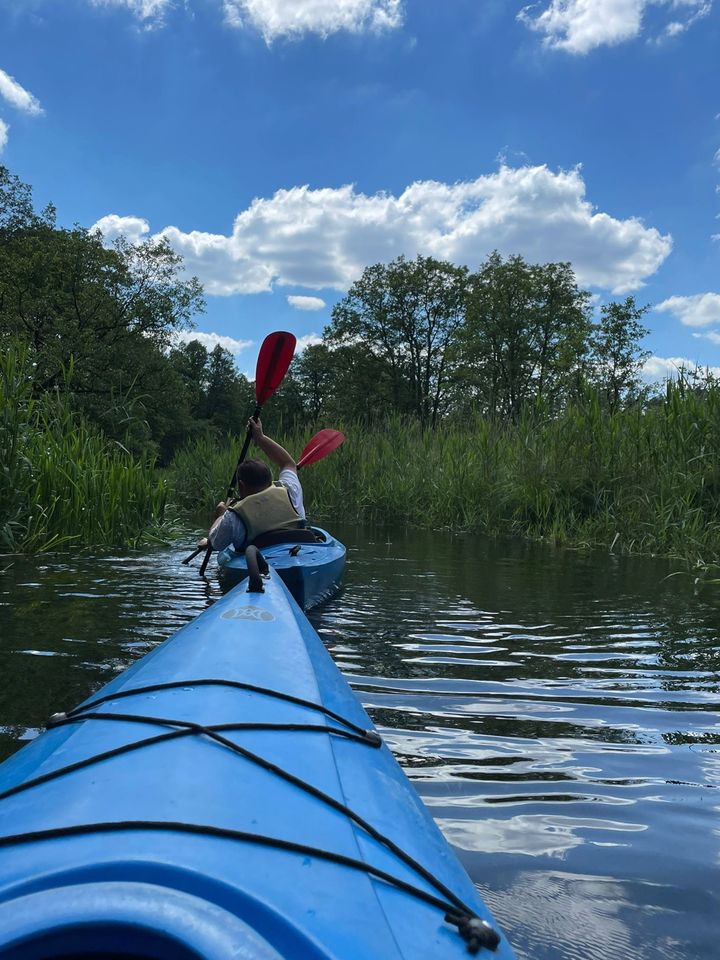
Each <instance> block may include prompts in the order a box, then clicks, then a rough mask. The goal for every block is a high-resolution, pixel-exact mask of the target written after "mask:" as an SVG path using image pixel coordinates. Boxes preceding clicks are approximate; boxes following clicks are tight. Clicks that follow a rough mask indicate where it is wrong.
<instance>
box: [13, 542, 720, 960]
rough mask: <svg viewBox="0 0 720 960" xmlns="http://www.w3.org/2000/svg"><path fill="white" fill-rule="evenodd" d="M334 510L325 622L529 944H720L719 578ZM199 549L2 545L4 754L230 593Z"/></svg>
mask: <svg viewBox="0 0 720 960" xmlns="http://www.w3.org/2000/svg"><path fill="white" fill-rule="evenodd" d="M333 530H334V532H337V533H338V535H340V536H341V537H342V538H343V539H344V540H345V542H346V543H347V544H348V560H349V562H348V569H347V575H346V582H345V587H344V589H343V592H342V593H341V594H340V595H339V596H338V597H337V598H336V599H334V600H332V601H331V602H330V603H328V604H326V605H325V607H324V608H323V609H321V610H320V611H318V612H316V613H314V614H312V616H311V619H312V621H313V623H314V625H315V627H316V628H317V629H318V630H319V632H320V634H321V636H322V637H323V639H324V640H325V642H326V644H327V645H328V647H329V649H330V651H331V653H332V655H333V657H334V658H335V661H336V663H337V664H338V665H339V666H340V668H341V669H342V670H343V672H344V673H345V675H346V676H347V678H348V680H349V681H350V682H351V683H352V685H353V687H354V689H355V690H356V692H357V694H358V696H359V697H360V698H361V700H362V702H363V703H364V705H365V706H366V707H367V708H368V709H369V710H370V712H371V714H372V716H373V718H374V720H375V722H376V723H377V724H378V726H379V728H380V731H381V733H382V734H383V736H384V737H385V739H386V742H387V743H388V744H389V746H390V747H391V748H392V750H393V751H394V753H395V755H396V756H397V758H398V759H399V761H400V763H401V764H402V765H403V767H404V769H405V770H406V772H407V773H408V775H409V776H410V778H411V779H412V780H413V782H414V784H415V786H416V788H417V790H418V791H419V793H420V795H421V796H422V798H423V800H424V802H425V803H426V804H427V805H428V807H429V808H430V810H431V812H432V814H433V815H434V816H435V818H436V819H437V821H438V823H439V824H440V827H441V828H442V830H443V831H444V833H445V835H446V836H447V837H448V839H449V840H450V842H451V843H452V844H453V846H454V848H455V850H456V851H457V853H458V855H459V856H460V858H461V860H462V862H463V864H464V865H465V867H466V869H467V870H468V872H469V873H470V875H471V876H472V878H473V880H474V881H475V883H476V884H477V886H478V888H479V889H480V891H481V893H482V895H483V896H484V897H485V899H486V901H487V902H488V903H489V905H490V906H491V908H492V909H493V911H494V912H495V915H496V917H497V919H498V921H499V922H500V923H501V924H502V926H503V927H504V929H505V931H506V932H507V934H508V936H509V938H510V940H511V942H512V943H513V944H514V946H515V949H516V951H517V953H518V956H519V957H521V958H531V957H532V958H535V960H545V958H547V960H551V958H552V960H571V958H572V960H574V958H577V960H581V958H582V960H595V958H598V960H599V958H603V960H607V958H618V960H620V958H622V960H626V958H628V960H629V958H633V960H645V958H647V960H664V958H673V960H700V958H702V960H708V958H715V957H719V956H720V791H719V788H720V695H719V692H720V641H719V639H718V638H719V637H720V586H718V587H715V588H712V587H708V588H706V590H705V592H703V593H702V594H701V595H700V596H699V597H696V596H694V595H693V589H692V582H691V580H690V579H689V578H688V577H685V576H678V577H673V578H671V579H666V578H667V575H668V574H669V573H671V572H673V570H677V569H678V568H677V567H673V566H672V565H671V564H669V563H666V562H664V561H658V560H650V559H627V558H621V557H615V556H611V555H608V554H606V553H602V552H597V553H581V552H575V551H567V550H563V551H561V550H555V549H552V548H549V547H545V546H541V545H534V544H525V543H517V542H500V541H490V540H479V541H478V540H477V539H476V538H470V537H451V536H449V535H439V534H430V533H426V532H422V531H406V530H386V531H378V530H369V529H363V528H361V527H357V526H347V527H340V526H337V525H336V526H334V527H333ZM186 547H187V545H184V546H183V547H182V548H180V547H176V548H173V549H170V550H167V549H157V550H153V551H150V552H143V553H133V554H123V555H104V556H99V557H94V558H90V557H82V558H68V557H44V558H42V559H41V560H35V561H19V560H18V561H15V562H14V563H12V564H11V565H8V564H9V561H8V559H7V558H5V559H4V560H1V561H0V569H3V572H2V575H0V758H1V757H5V756H7V755H9V754H10V753H12V752H13V751H14V750H16V749H17V748H18V747H19V746H20V745H22V743H23V742H24V741H26V740H28V739H31V738H32V737H33V736H35V735H36V733H37V732H38V729H39V728H40V727H41V726H42V724H43V722H44V721H45V719H46V718H47V717H48V716H49V715H50V714H52V713H54V712H55V711H57V710H61V709H65V708H69V707H71V706H73V705H74V704H76V703H77V702H78V701H79V700H81V699H82V698H83V697H85V696H86V695H87V694H88V693H90V692H91V691H92V690H94V689H95V688H97V687H98V686H99V685H100V684H101V683H104V682H106V681H107V680H108V679H110V678H111V677H112V676H113V675H114V674H115V673H116V672H117V671H119V670H122V669H124V668H125V667H126V666H127V665H128V664H129V663H131V662H132V661H133V660H134V659H135V658H137V657H139V656H141V655H142V654H144V653H145V652H147V651H148V650H149V649H151V648H152V647H153V646H154V645H155V644H157V643H158V641H160V640H163V639H164V638H166V637H167V636H169V635H170V634H171V633H173V632H174V631H175V630H176V629H177V628H178V627H180V626H182V625H183V624H184V623H186V622H187V621H188V620H189V619H190V618H192V617H194V616H195V615H197V614H198V613H199V612H201V611H202V610H203V609H205V607H206V606H207V605H208V604H209V603H210V602H212V600H213V599H215V598H216V597H217V596H219V589H218V587H217V584H216V583H215V582H214V580H213V579H212V578H211V579H210V581H209V582H205V581H202V580H200V579H199V577H198V575H197V571H195V572H193V571H191V570H188V569H187V568H186V567H183V566H181V565H180V562H179V561H180V559H181V558H182V557H183V556H184V555H185V553H186ZM713 591H715V592H713Z"/></svg>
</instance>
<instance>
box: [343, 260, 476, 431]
mask: <svg viewBox="0 0 720 960" xmlns="http://www.w3.org/2000/svg"><path fill="white" fill-rule="evenodd" d="M466 278H467V270H466V268H465V267H457V266H454V265H453V264H451V263H447V262H445V261H441V260H435V259H433V258H432V257H420V256H418V257H416V259H415V260H406V259H405V257H398V258H397V259H396V260H393V261H392V262H391V263H389V264H380V263H379V264H375V265H374V266H371V267H367V268H366V269H365V270H364V271H363V275H362V277H361V278H360V280H358V281H357V282H356V283H354V284H353V285H352V286H351V288H350V290H349V291H348V293H347V296H345V297H344V298H343V299H342V300H341V301H340V302H339V303H338V304H336V305H335V307H334V308H333V312H332V320H331V323H330V325H329V327H328V328H327V330H326V331H325V336H326V339H327V342H328V345H329V346H331V347H332V346H334V347H346V348H347V347H352V346H356V345H362V348H363V349H364V350H365V351H366V352H368V353H370V354H371V355H372V356H373V357H374V358H375V360H376V361H377V362H379V363H380V364H381V365H382V367H383V369H384V371H385V372H386V374H387V377H388V378H389V382H390V387H391V400H392V406H393V408H394V409H395V410H399V411H401V412H407V413H412V414H414V415H415V416H417V417H418V418H419V419H420V420H421V421H422V422H423V423H429V424H435V423H436V422H437V419H438V417H439V416H440V414H441V413H442V411H443V409H444V407H445V404H446V401H447V390H448V371H449V361H450V357H451V353H452V345H453V341H454V337H455V334H456V332H457V330H458V328H459V327H460V325H461V323H462V322H463V317H464V298H465V287H466Z"/></svg>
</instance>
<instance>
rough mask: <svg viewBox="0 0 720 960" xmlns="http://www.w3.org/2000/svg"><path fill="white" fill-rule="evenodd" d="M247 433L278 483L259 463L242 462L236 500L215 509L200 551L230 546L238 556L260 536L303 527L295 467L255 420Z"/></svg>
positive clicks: (286, 454) (238, 476) (302, 511)
mask: <svg viewBox="0 0 720 960" xmlns="http://www.w3.org/2000/svg"><path fill="white" fill-rule="evenodd" d="M248 430H249V431H250V432H251V434H252V439H253V441H254V442H255V444H256V446H258V447H259V448H260V450H261V451H262V452H263V453H264V454H265V455H266V456H267V457H268V459H269V460H271V461H272V463H273V464H274V465H275V466H276V467H277V468H278V470H279V471H280V473H279V479H278V482H277V483H273V479H272V473H271V471H270V468H269V467H268V465H267V464H266V463H265V462H264V461H263V460H245V461H243V462H242V463H241V464H240V466H239V467H238V471H237V488H238V492H239V493H240V499H239V500H236V501H233V502H231V503H219V504H218V505H217V510H216V517H217V519H216V520H215V522H214V523H213V525H212V527H211V528H210V532H209V534H208V537H207V538H205V539H204V540H202V541H201V542H200V543H199V544H198V546H200V547H207V546H208V544H211V545H212V548H213V550H224V549H225V547H228V546H230V545H232V546H233V547H234V549H235V550H237V551H238V552H240V551H243V550H244V549H245V547H246V546H248V545H249V544H250V543H254V542H255V541H256V540H258V538H260V537H262V536H263V534H266V533H270V532H271V531H273V532H275V531H288V533H290V532H291V531H296V530H303V529H304V528H305V526H306V524H305V505H304V502H303V490H302V486H301V484H300V480H299V479H298V474H297V464H296V463H295V461H294V460H293V458H292V457H291V456H290V454H289V453H288V452H287V450H285V448H284V447H281V446H280V444H279V443H277V442H276V441H275V440H273V439H271V438H270V437H266V436H265V434H264V433H263V428H262V422H261V421H260V420H259V419H258V420H252V419H251V420H249V421H248Z"/></svg>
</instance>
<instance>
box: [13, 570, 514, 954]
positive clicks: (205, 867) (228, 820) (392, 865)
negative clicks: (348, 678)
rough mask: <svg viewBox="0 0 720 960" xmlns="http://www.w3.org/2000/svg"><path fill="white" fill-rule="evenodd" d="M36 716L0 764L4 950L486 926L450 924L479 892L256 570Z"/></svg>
mask: <svg viewBox="0 0 720 960" xmlns="http://www.w3.org/2000/svg"><path fill="white" fill-rule="evenodd" d="M54 724H55V725H53V726H51V728H50V729H49V730H48V731H47V732H46V733H44V734H43V735H41V736H40V737H39V738H38V739H37V740H35V741H34V742H33V743H31V744H29V745H28V746H27V747H25V748H24V749H22V750H21V751H19V752H18V753H17V754H15V755H14V756H13V757H11V758H10V759H9V760H8V761H6V762H5V763H4V764H3V765H2V766H0V850H1V851H2V856H1V858H0V957H2V958H3V960H5V958H9V957H15V956H17V957H22V958H24V960H45V958H48V957H50V956H57V955H60V954H62V953H65V954H70V953H71V952H72V951H75V952H80V951H84V952H86V953H87V952H90V951H92V952H93V956H103V951H104V952H105V955H107V956H109V955H110V954H111V953H115V954H117V953H123V955H124V956H144V957H155V958H164V957H166V956H167V957H174V958H181V960H182V958H184V957H188V958H189V957H192V958H197V957H198V956H201V957H204V958H206V960H215V958H217V960H220V958H223V960H225V958H229V957H238V958H246V957H247V958H250V957H253V958H256V960H277V958H279V957H285V958H291V957H292V958H300V957H302V958H310V960H329V958H342V960H354V958H368V960H369V958H408V960H410V958H412V960H426V958H427V960H430V958H438V957H458V958H459V957H462V956H465V955H467V953H466V951H467V948H468V941H471V939H472V934H473V930H475V932H478V933H479V935H480V936H481V937H485V936H489V934H487V931H486V929H485V928H484V927H482V928H480V927H477V928H472V929H469V930H468V929H466V930H465V936H464V937H463V936H461V934H460V932H459V929H458V925H459V924H460V925H462V922H463V921H462V917H464V918H465V921H466V922H468V923H469V922H470V917H471V914H475V915H477V917H478V918H481V919H482V920H484V921H486V922H487V923H492V920H491V918H490V916H489V914H488V911H487V908H486V907H485V905H484V904H483V903H482V901H481V900H480V898H479V896H478V894H477V892H476V891H475V889H474V887H473V885H472V883H471V882H470V880H469V878H468V877H467V875H466V874H465V872H464V871H463V869H462V868H461V866H460V865H459V863H458V862H457V860H456V858H455V857H454V855H453V854H452V852H451V850H450V848H449V847H448V845H447V843H446V841H445V840H444V839H443V837H442V836H441V834H440V832H439V830H438V829H437V827H436V826H435V824H434V822H433V821H432V819H431V817H430V816H429V814H428V812H427V811H426V810H425V808H424V807H423V805H422V803H421V802H420V800H419V798H418V796H417V794H416V792H415V790H414V789H413V787H412V785H411V784H410V783H409V781H408V780H407V778H406V777H405V775H404V774H403V773H402V771H401V770H400V768H399V767H398V765H397V763H396V761H395V760H394V758H393V757H392V755H391V754H390V752H389V750H388V749H387V747H386V746H384V745H383V744H382V743H381V741H380V740H379V737H378V736H377V733H376V731H375V730H374V728H373V727H372V723H371V722H370V720H369V718H368V716H367V714H366V713H365V711H364V710H363V709H362V707H361V706H360V704H359V702H358V701H357V699H356V697H355V696H354V694H353V693H352V691H351V690H350V688H349V687H348V685H347V684H346V683H345V681H344V679H343V678H342V676H341V675H340V673H339V671H338V669H337V667H336V666H335V665H334V663H333V662H332V660H331V658H330V656H329V654H328V653H327V651H326V650H325V648H324V646H323V644H322V641H321V640H320V638H319V637H318V636H317V634H316V633H315V631H314V630H313V629H312V627H311V626H310V624H309V623H308V622H307V620H306V619H305V617H304V616H303V615H302V613H301V612H300V610H299V609H298V608H297V606H296V605H295V604H294V603H293V602H292V600H291V599H290V598H289V595H288V592H287V590H286V588H285V587H284V586H283V584H282V582H281V581H280V579H279V577H278V576H277V574H276V573H275V572H273V571H272V570H271V572H270V575H269V577H268V578H267V579H266V581H265V591H264V592H263V593H259V594H258V593H248V592H247V591H246V590H245V588H244V587H243V586H240V587H238V588H236V589H235V590H233V591H232V592H230V593H229V594H227V595H226V596H225V597H223V598H222V599H221V600H219V601H218V602H216V603H215V604H214V605H213V606H212V607H211V608H210V609H209V610H207V611H206V612H205V613H203V614H201V616H200V617H198V618H197V619H196V620H194V621H193V622H191V623H189V624H188V625H187V626H185V627H184V628H183V629H182V630H180V631H179V632H178V633H177V634H176V635H175V636H174V637H172V638H170V639H169V640H167V641H165V643H163V644H161V645H160V646H159V647H158V648H156V650H154V651H153V652H152V653H150V654H149V655H148V656H146V657H145V658H143V659H142V660H140V661H138V662H137V663H136V664H134V665H133V666H132V667H131V668H130V669H129V670H128V671H126V672H125V673H124V674H122V675H121V676H119V677H118V678H116V679H115V680H114V681H113V682H112V683H110V684H109V685H108V686H107V687H105V688H103V690H101V691H99V693H98V695H96V696H94V697H92V698H90V699H89V700H88V701H86V702H85V704H83V705H81V707H79V708H77V709H76V710H75V711H71V712H70V713H69V714H68V715H67V716H64V715H61V716H57V717H56V718H55V719H54ZM141 741H142V744H141V743H140V742H141ZM99 756H100V759H98V757H99ZM28 784H30V785H28ZM432 878H435V879H432ZM413 891H414V892H413ZM438 904H440V906H439V905H438ZM447 906H449V907H450V908H451V909H454V910H455V911H456V912H457V913H458V915H461V919H459V920H457V922H453V923H448V922H446V920H445V915H444V910H445V908H446V907H447ZM468 910H469V911H471V913H468ZM49 944H52V946H51V947H49V946H48V945H49ZM470 945H471V946H472V945H473V943H470ZM474 945H475V946H478V948H479V950H480V955H481V956H487V957H490V956H493V957H496V958H498V960H510V958H511V957H512V952H511V950H510V948H509V946H508V944H507V942H506V941H505V939H504V938H502V936H500V937H499V945H497V946H496V948H495V949H494V950H492V951H491V950H489V949H485V948H484V947H481V946H480V943H479V942H478V943H476V944H474Z"/></svg>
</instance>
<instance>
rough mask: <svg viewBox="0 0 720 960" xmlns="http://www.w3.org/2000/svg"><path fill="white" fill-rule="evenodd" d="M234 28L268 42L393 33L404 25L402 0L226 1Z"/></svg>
mask: <svg viewBox="0 0 720 960" xmlns="http://www.w3.org/2000/svg"><path fill="white" fill-rule="evenodd" d="M223 7H224V11H225V21H226V23H228V24H229V25H230V26H234V27H244V26H249V27H253V28H254V29H256V30H258V31H259V32H260V33H261V34H262V35H263V37H264V38H265V40H266V42H267V43H271V42H272V41H273V40H275V39H277V38H278V37H288V36H300V35H302V34H304V33H318V34H320V35H321V36H328V35H329V34H331V33H338V32H339V31H340V30H347V31H351V32H353V33H359V32H360V31H379V30H391V29H394V28H396V27H399V26H400V24H401V23H402V9H401V0H223Z"/></svg>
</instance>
